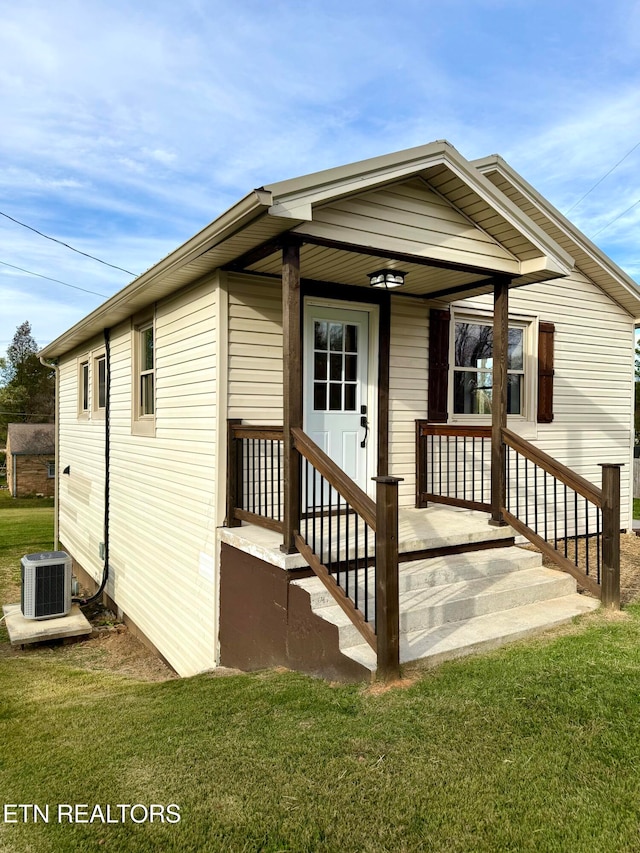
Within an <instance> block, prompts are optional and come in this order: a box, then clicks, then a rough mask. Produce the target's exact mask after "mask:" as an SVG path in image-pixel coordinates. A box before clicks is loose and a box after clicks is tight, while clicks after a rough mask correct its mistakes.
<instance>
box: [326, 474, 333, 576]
mask: <svg viewBox="0 0 640 853" xmlns="http://www.w3.org/2000/svg"><path fill="white" fill-rule="evenodd" d="M332 491H333V489H332V488H331V484H329V522H328V523H329V546H328V550H327V568H328V569H329V572H331V566H332V564H333V557H332V556H331V553H332V552H331V545H332V542H331V492H332Z"/></svg>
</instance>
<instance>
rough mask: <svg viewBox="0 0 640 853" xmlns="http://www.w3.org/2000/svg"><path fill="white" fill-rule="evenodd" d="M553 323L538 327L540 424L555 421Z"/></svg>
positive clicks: (542, 324)
mask: <svg viewBox="0 0 640 853" xmlns="http://www.w3.org/2000/svg"><path fill="white" fill-rule="evenodd" d="M555 330H556V327H555V326H554V325H553V323H540V324H539V327H538V423H539V424H550V423H551V421H552V420H553V336H554V333H555Z"/></svg>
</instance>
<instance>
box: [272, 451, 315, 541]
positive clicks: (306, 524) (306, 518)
mask: <svg viewBox="0 0 640 853" xmlns="http://www.w3.org/2000/svg"><path fill="white" fill-rule="evenodd" d="M304 486H305V495H306V500H305V505H307V504H308V503H309V460H308V459H305V460H304ZM278 509H279V507H278ZM306 509H307V511H306V512H305V514H304V541H305V542H306V543H307V544H308V543H309V507H308V506H307V507H306Z"/></svg>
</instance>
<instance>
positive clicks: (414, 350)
mask: <svg viewBox="0 0 640 853" xmlns="http://www.w3.org/2000/svg"><path fill="white" fill-rule="evenodd" d="M428 346H429V306H428V305H427V304H426V303H425V302H422V301H419V300H417V299H403V298H402V297H400V296H392V297H391V346H390V357H389V473H390V474H391V475H392V476H394V477H403V478H404V482H402V483H400V485H399V486H398V498H399V503H400V506H403V507H413V506H415V502H416V461H415V446H416V438H415V432H416V424H415V422H416V418H426V417H427V381H428V356H429V352H428Z"/></svg>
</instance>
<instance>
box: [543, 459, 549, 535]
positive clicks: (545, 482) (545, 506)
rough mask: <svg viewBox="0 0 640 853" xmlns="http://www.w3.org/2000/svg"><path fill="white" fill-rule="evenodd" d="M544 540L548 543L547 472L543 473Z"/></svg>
mask: <svg viewBox="0 0 640 853" xmlns="http://www.w3.org/2000/svg"><path fill="white" fill-rule="evenodd" d="M544 538H545V541H546V542H548V541H549V529H548V525H547V472H546V471H545V472H544Z"/></svg>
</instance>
